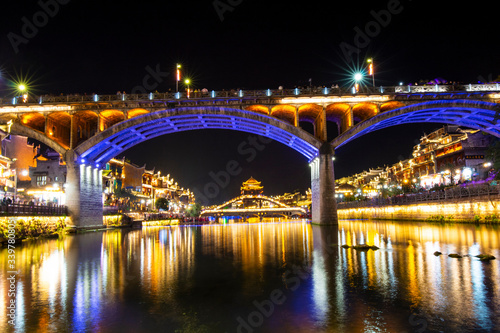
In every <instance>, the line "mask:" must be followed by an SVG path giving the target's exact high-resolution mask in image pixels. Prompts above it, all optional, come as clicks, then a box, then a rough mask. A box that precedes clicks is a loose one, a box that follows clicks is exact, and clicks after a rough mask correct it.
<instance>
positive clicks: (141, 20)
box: [0, 0, 500, 201]
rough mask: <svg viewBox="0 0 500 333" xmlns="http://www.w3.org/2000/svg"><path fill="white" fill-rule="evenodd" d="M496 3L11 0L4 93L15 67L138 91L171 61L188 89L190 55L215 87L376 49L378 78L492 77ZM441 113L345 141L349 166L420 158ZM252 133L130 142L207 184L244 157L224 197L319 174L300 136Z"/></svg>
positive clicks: (295, 77) (189, 183) (316, 74)
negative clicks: (256, 142) (251, 144)
mask: <svg viewBox="0 0 500 333" xmlns="http://www.w3.org/2000/svg"><path fill="white" fill-rule="evenodd" d="M214 4H215V5H217V6H218V8H219V9H218V10H216V8H215V6H214ZM46 13H48V14H46ZM388 13H389V15H388ZM495 13H496V11H495V10H494V7H493V4H492V3H491V2H489V3H486V2H477V3H468V2H467V3H465V2H462V3H460V2H456V1H439V2H438V1H427V0H421V1H416V0H413V1H410V0H406V1H394V0H390V1H387V0H385V1H369V2H363V1H349V2H346V1H344V2H341V1H332V0H329V1H300V2H292V1H269V0H267V1H261V0H252V1H250V0H219V1H213V0H208V1H158V2H150V1H141V2H139V1H137V2H134V1H127V0H124V1H119V2H117V1H116V2H115V1H82V0H69V1H68V0H59V2H56V0H48V1H44V0H41V1H8V2H4V3H2V10H1V13H0V19H1V21H0V22H1V31H0V68H1V70H2V78H1V80H0V89H1V90H0V94H1V96H2V97H3V96H9V95H10V94H12V91H10V90H9V89H8V80H9V78H19V77H23V78H28V79H29V81H30V86H31V87H30V89H31V91H32V92H33V93H35V94H45V93H53V94H59V93H89V94H90V93H99V94H106V93H110V94H114V93H116V91H118V90H120V91H127V92H131V91H134V90H137V89H140V87H141V86H143V80H144V77H145V76H146V75H148V71H150V70H151V69H154V70H156V71H157V72H158V73H161V74H159V76H158V80H157V82H155V87H154V88H155V89H156V90H158V91H167V90H169V89H175V81H174V75H173V74H174V67H175V64H176V63H178V62H179V63H182V65H183V68H184V70H185V72H184V74H185V76H189V77H190V78H191V80H192V82H193V84H192V87H193V88H208V89H215V90H219V89H231V88H242V89H267V88H277V87H278V86H279V85H283V86H284V87H294V86H295V85H305V84H307V82H308V79H309V78H312V82H313V84H314V85H328V86H330V85H331V84H334V83H338V84H340V85H344V84H348V77H349V75H350V74H349V68H350V67H351V68H352V67H353V66H354V67H356V66H358V65H359V64H364V61H365V59H366V58H368V57H373V58H374V59H375V64H376V76H375V78H376V80H377V85H395V84H398V83H399V82H401V81H403V82H405V83H408V82H416V81H419V80H421V79H433V78H436V77H442V78H445V79H447V80H450V81H461V82H465V83H469V82H476V81H478V80H480V81H484V80H491V79H495V78H496V77H497V76H498V74H500V73H499V68H498V67H499V64H500V62H499V60H500V59H499V58H500V46H499V45H500V44H499V43H498V41H497V40H496V37H495V36H496V31H497V27H496V22H497V17H496V15H495ZM359 31H363V32H364V34H365V35H361V34H359ZM356 41H357V42H358V43H357V44H356ZM341 45H342V46H343V48H342V47H341ZM356 45H357V48H356ZM342 50H344V52H343V51H342ZM345 50H351V53H350V54H349V55H350V56H351V59H348V57H346V54H347V53H346V52H345ZM353 50H356V52H354V51H353ZM148 68H149V69H148ZM438 126H440V125H432V126H429V125H411V126H405V127H403V128H389V129H386V130H382V131H379V132H377V133H374V134H371V135H369V136H367V137H364V138H360V139H358V140H356V141H355V142H353V143H350V144H348V145H346V146H345V147H342V148H341V149H339V151H337V161H336V175H337V177H342V176H347V175H349V174H352V173H355V172H359V171H362V170H364V169H367V168H368V167H376V166H379V165H384V164H392V163H395V162H396V161H398V159H399V158H407V157H408V156H409V154H410V152H411V147H412V146H413V145H414V144H415V142H416V140H418V138H420V136H422V134H423V132H424V131H425V132H430V130H431V129H432V128H435V127H438ZM248 136H249V134H247V133H239V132H230V131H215V130H213V131H192V132H184V133H179V134H175V135H169V136H165V137H161V138H158V139H156V140H152V141H149V142H146V143H144V144H141V145H139V146H136V147H135V148H134V149H131V150H130V151H128V152H126V153H125V155H126V156H127V157H128V158H130V159H131V160H132V161H133V162H135V163H136V164H140V165H142V164H144V163H146V165H147V166H148V167H150V168H153V167H156V169H157V170H158V169H160V170H162V172H164V173H170V174H172V175H173V176H174V178H175V179H176V180H178V181H179V183H180V184H181V185H182V186H185V187H189V188H198V189H200V190H202V189H203V187H204V186H205V185H206V184H207V183H209V182H211V181H212V178H213V177H212V178H211V177H210V176H209V174H210V172H213V173H217V172H220V171H221V170H224V169H225V168H226V165H227V163H228V162H229V161H236V162H237V163H238V166H239V167H241V172H239V173H238V174H237V175H236V176H232V177H231V179H230V182H229V185H227V186H225V187H224V188H223V189H221V191H220V192H221V193H220V194H219V195H218V196H216V197H214V198H213V201H221V200H224V199H227V198H229V197H231V196H232V195H234V194H237V192H238V190H239V186H240V184H241V182H242V181H244V180H246V179H247V178H248V177H250V176H254V177H255V178H257V179H259V180H262V181H263V185H264V186H265V189H266V192H267V193H268V194H275V193H280V192H284V191H291V190H294V189H301V190H304V189H306V188H307V187H308V186H309V177H310V176H309V167H308V165H307V161H306V160H305V159H304V158H303V157H302V156H301V155H299V154H298V153H296V152H295V151H293V150H291V149H290V148H287V147H285V146H283V145H281V144H278V143H275V142H272V143H269V144H266V145H265V148H264V149H263V150H262V151H258V153H257V154H256V156H255V158H253V159H252V160H251V161H248V159H249V156H245V155H242V154H240V153H238V149H237V147H238V145H239V144H241V143H242V142H244V141H245V140H248ZM202 191H203V190H202Z"/></svg>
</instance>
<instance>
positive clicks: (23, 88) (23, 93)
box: [17, 83, 28, 103]
mask: <svg viewBox="0 0 500 333" xmlns="http://www.w3.org/2000/svg"><path fill="white" fill-rule="evenodd" d="M17 90H18V91H19V93H20V95H21V96H20V97H22V98H23V103H26V102H27V101H28V94H27V92H26V91H27V90H28V88H27V87H26V85H25V84H24V83H20V84H19V85H18V86H17Z"/></svg>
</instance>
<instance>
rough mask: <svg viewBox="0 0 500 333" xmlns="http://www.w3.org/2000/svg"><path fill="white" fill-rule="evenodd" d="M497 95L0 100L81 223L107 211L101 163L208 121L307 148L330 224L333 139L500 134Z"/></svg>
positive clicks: (319, 206) (8, 120)
mask: <svg viewBox="0 0 500 333" xmlns="http://www.w3.org/2000/svg"><path fill="white" fill-rule="evenodd" d="M499 101H500V87H499V85H498V84H496V83H495V84H486V85H474V84H469V85H460V86H442V85H430V86H396V87H377V88H364V90H362V91H361V92H359V93H356V94H353V93H350V92H349V91H347V90H341V89H329V88H322V89H316V90H314V89H303V90H300V89H290V90H287V89H278V90H270V89H268V90H259V91H255V90H253V91H244V90H235V91H206V92H197V93H191V95H190V96H186V95H185V94H181V93H177V94H168V93H165V94H162V93H150V94H144V95H125V94H123V95H120V94H117V95H83V96H81V95H80V96H79V95H68V96H37V97H35V96H30V97H29V99H28V100H27V101H25V102H23V101H22V100H21V99H19V98H13V99H8V100H6V99H2V100H0V121H1V122H3V123H4V124H9V126H8V127H9V130H10V131H11V132H12V133H15V134H21V135H25V136H28V137H31V138H34V139H36V140H38V141H40V142H43V143H45V144H47V145H48V146H49V147H51V148H53V149H54V150H56V151H58V152H59V153H61V154H63V156H64V157H65V161H66V163H67V167H68V172H67V184H68V185H67V189H66V192H67V197H68V200H67V203H68V209H69V212H70V215H71V216H72V218H73V223H75V225H76V226H77V227H93V226H95V225H96V223H98V222H96V221H99V219H100V218H102V203H101V202H100V201H101V188H100V187H101V184H100V182H101V180H100V179H101V177H100V170H101V168H102V166H103V165H104V164H105V163H106V162H107V161H108V160H109V159H111V158H112V157H114V156H116V155H118V154H119V153H121V152H123V151H125V150H126V149H128V148H130V147H132V146H134V145H137V144H139V143H141V142H144V141H147V140H149V139H152V138H154V137H157V136H160V135H166V134H169V133H175V132H180V131H186V130H197V129H209V128H217V129H229V130H237V131H244V132H249V133H254V134H258V135H262V136H265V137H268V138H271V139H274V140H276V141H278V142H281V143H283V144H285V145H287V146H289V147H291V148H293V149H295V150H296V151H298V152H299V153H301V154H302V155H303V156H305V158H306V159H307V161H308V162H310V165H311V189H312V202H313V208H312V221H313V222H315V223H320V224H328V223H337V214H336V202H335V196H334V170H333V162H332V160H333V154H334V150H335V149H336V148H338V147H340V146H342V145H344V144H345V143H347V142H349V141H351V140H353V139H355V138H357V137H359V136H362V135H364V134H366V133H369V132H372V131H375V130H378V129H382V128H385V127H388V126H395V125H401V124H408V123H418V122H437V123H448V124H456V125H460V126H466V127H470V128H475V129H480V130H482V131H484V132H487V133H489V134H492V135H494V136H497V137H500V127H499V125H498V115H499V113H498V111H499V108H498V105H499V104H498V102H499ZM307 123H309V125H307ZM311 125H312V126H311ZM332 125H333V126H332ZM328 131H329V132H330V133H328Z"/></svg>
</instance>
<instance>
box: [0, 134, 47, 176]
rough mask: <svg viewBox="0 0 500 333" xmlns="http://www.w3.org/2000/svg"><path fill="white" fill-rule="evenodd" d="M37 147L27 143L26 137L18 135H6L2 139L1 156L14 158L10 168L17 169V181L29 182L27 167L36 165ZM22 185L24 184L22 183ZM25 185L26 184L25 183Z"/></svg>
mask: <svg viewBox="0 0 500 333" xmlns="http://www.w3.org/2000/svg"><path fill="white" fill-rule="evenodd" d="M38 152H39V147H38V146H35V145H34V144H29V143H28V138H27V137H25V136H20V135H13V134H11V135H8V136H6V137H5V138H3V139H2V151H1V154H2V155H3V156H6V157H9V158H10V159H12V160H14V159H15V161H14V163H13V164H12V168H14V169H16V171H17V181H18V185H20V184H19V183H21V184H22V183H23V182H26V183H29V181H30V180H31V179H30V177H29V173H28V170H29V167H36V159H35V157H36V156H37V154H38ZM23 185H24V184H23ZM26 185H27V184H26Z"/></svg>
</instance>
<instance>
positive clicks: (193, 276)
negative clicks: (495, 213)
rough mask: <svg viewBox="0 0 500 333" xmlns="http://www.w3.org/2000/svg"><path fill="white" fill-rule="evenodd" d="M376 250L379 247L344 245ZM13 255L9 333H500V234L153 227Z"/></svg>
mask: <svg viewBox="0 0 500 333" xmlns="http://www.w3.org/2000/svg"><path fill="white" fill-rule="evenodd" d="M362 243H366V244H370V245H376V246H377V247H379V249H378V250H369V251H360V250H355V249H352V248H348V249H345V248H342V247H341V245H344V244H347V245H355V244H362ZM435 251H440V252H442V253H443V255H441V256H435V255H434V252H435ZM1 252H2V255H1V256H0V265H1V267H2V270H1V271H0V331H2V332H10V331H13V332H14V331H15V332H160V331H161V332H240V333H250V332H499V331H500V265H499V260H500V228H499V226H489V225H472V224H449V225H448V224H429V223H411V222H392V221H389V222H386V221H384V222H374V221H354V220H345V221H341V222H340V223H339V225H338V227H318V226H312V225H311V224H309V223H307V222H282V223H251V224H225V225H204V226H171V227H143V228H142V229H133V230H132V229H116V230H108V231H96V232H88V233H82V234H76V235H65V236H63V237H61V238H59V239H45V240H32V241H27V242H23V243H22V244H19V243H18V244H16V247H15V251H11V252H13V253H11V255H13V257H10V258H9V257H8V255H9V253H8V249H7V248H5V247H4V248H2V249H1ZM450 253H458V254H461V255H463V256H464V257H463V258H451V257H448V254H450ZM480 253H487V254H491V255H494V256H495V257H496V258H498V259H496V260H492V261H480V260H479V259H477V258H476V257H474V255H477V254H480ZM9 259H11V260H12V259H14V260H15V271H17V274H12V273H11V272H12V271H13V269H12V268H10V267H9V264H12V262H8V260H9ZM14 294H15V295H14ZM10 304H15V308H14V307H13V306H10ZM9 306H10V308H11V309H9ZM9 314H11V315H10V316H9Z"/></svg>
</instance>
